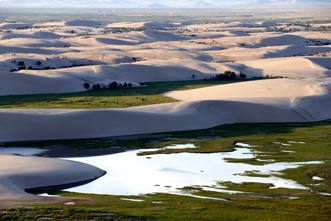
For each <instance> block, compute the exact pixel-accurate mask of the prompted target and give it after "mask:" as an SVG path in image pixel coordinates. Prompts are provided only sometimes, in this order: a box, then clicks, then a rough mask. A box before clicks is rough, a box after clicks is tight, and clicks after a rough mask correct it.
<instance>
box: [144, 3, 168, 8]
mask: <svg viewBox="0 0 331 221" xmlns="http://www.w3.org/2000/svg"><path fill="white" fill-rule="evenodd" d="M147 8H169V7H168V6H166V5H161V4H158V3H153V4H150V5H147Z"/></svg>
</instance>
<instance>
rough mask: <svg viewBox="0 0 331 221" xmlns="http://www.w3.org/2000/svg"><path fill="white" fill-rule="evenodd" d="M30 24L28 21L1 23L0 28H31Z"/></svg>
mask: <svg viewBox="0 0 331 221" xmlns="http://www.w3.org/2000/svg"><path fill="white" fill-rule="evenodd" d="M31 27H32V24H29V23H2V24H0V29H22V28H31Z"/></svg>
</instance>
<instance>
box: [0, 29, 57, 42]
mask: <svg viewBox="0 0 331 221" xmlns="http://www.w3.org/2000/svg"><path fill="white" fill-rule="evenodd" d="M60 37H62V36H61V35H58V34H55V33H52V32H44V31H37V32H32V33H31V34H18V33H9V34H5V35H3V36H1V37H0V39H1V40H6V39H13V38H27V39H29V41H31V40H30V39H31V38H36V39H57V38H60Z"/></svg>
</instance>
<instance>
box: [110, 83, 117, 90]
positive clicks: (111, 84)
mask: <svg viewBox="0 0 331 221" xmlns="http://www.w3.org/2000/svg"><path fill="white" fill-rule="evenodd" d="M109 88H111V89H117V88H118V83H117V82H116V81H113V82H111V83H109Z"/></svg>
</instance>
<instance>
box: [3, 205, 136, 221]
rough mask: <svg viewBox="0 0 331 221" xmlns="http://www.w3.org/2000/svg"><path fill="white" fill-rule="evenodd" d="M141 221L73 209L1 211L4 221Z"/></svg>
mask: <svg viewBox="0 0 331 221" xmlns="http://www.w3.org/2000/svg"><path fill="white" fill-rule="evenodd" d="M22 219H24V220H47V219H52V220H140V219H139V218H135V217H127V216H122V215H118V214H115V213H110V212H101V211H90V210H85V209H71V208H63V209H62V208H41V207H36V208H33V209H27V208H18V209H7V210H2V211H0V221H2V220H4V221H5V220H6V221H7V220H22Z"/></svg>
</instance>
